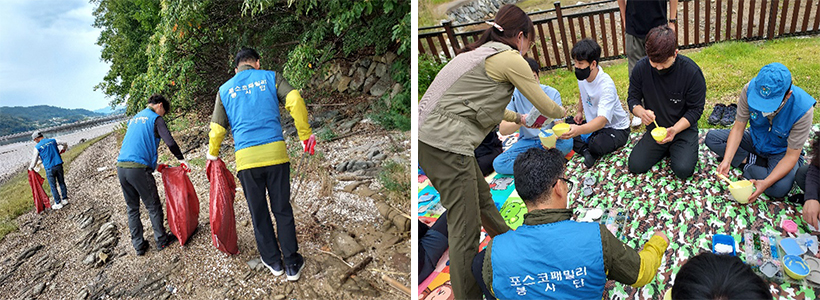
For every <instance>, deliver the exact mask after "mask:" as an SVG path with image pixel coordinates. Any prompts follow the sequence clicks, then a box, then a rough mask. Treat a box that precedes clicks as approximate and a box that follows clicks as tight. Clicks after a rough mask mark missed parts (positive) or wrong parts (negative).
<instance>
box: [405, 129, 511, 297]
mask: <svg viewBox="0 0 820 300" xmlns="http://www.w3.org/2000/svg"><path fill="white" fill-rule="evenodd" d="M418 151H419V165H420V166H421V168H422V169H423V170H424V173H426V174H427V177H428V178H430V183H432V184H433V187H435V188H436V190H438V192H439V193H440V194H441V204H442V205H443V206H444V207H445V208H446V209H447V230H448V231H449V237H448V243H449V244H450V282H451V284H452V286H453V293H454V295H455V298H456V299H481V297H482V293H481V289H480V288H479V287H478V283H477V282H476V280H475V278H473V275H472V272H471V271H470V266H471V265H472V261H473V258H474V257H475V256H476V254H478V244H479V242H480V241H479V238H480V236H481V226H482V225H483V226H484V229H485V230H486V231H487V233H488V234H489V235H490V236H496V235H498V234H502V233H504V232H507V230H510V227H509V226H507V224H506V223H505V222H504V219H503V218H502V217H501V214H500V213H499V212H498V209H497V208H496V207H495V203H494V202H493V199H492V195H491V194H490V186H489V185H488V184H487V181H485V180H484V177H483V176H482V174H481V169H480V168H479V167H478V163H477V162H476V160H475V157H472V156H466V155H461V154H455V153H452V152H447V151H444V150H440V149H437V148H434V147H431V146H429V145H427V144H425V143H423V142H419V149H418Z"/></svg>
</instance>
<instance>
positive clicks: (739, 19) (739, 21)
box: [735, 0, 751, 40]
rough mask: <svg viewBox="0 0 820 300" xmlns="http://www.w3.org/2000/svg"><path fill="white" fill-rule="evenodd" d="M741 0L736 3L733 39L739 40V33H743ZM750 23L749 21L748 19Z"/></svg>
mask: <svg viewBox="0 0 820 300" xmlns="http://www.w3.org/2000/svg"><path fill="white" fill-rule="evenodd" d="M743 2H745V1H743V0H740V1H738V4H737V5H738V6H739V8H738V9H737V29H736V31H735V39H736V40H739V39H740V32H741V31H743ZM749 21H751V19H749Z"/></svg>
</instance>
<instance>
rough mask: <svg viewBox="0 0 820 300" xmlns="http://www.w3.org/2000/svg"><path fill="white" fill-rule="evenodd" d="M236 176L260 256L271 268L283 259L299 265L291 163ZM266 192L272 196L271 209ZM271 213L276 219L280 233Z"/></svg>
mask: <svg viewBox="0 0 820 300" xmlns="http://www.w3.org/2000/svg"><path fill="white" fill-rule="evenodd" d="M236 177H238V178H239V182H241V183H242V190H244V192H245V199H246V200H247V201H248V209H249V210H250V212H251V219H252V220H253V233H254V236H255V237H256V248H257V249H258V250H259V256H260V257H261V258H262V260H263V261H264V262H265V263H267V264H268V265H271V264H273V263H274V262H276V261H279V260H282V259H284V261H285V264H295V263H298V260H299V258H300V255H299V245H298V244H297V243H296V223H294V220H293V208H292V207H291V206H290V163H284V164H279V165H273V166H267V167H259V168H252V169H245V170H241V171H239V172H238V173H237V174H236ZM266 191H267V194H268V195H270V209H269V208H268V199H267V196H266V195H265V192H266ZM271 212H272V213H273V217H274V218H275V219H276V232H275V231H273V222H272V221H271V218H270V214H271ZM277 232H278V234H277ZM280 247H281V250H280Z"/></svg>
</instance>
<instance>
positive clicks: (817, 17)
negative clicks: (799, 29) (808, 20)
mask: <svg viewBox="0 0 820 300" xmlns="http://www.w3.org/2000/svg"><path fill="white" fill-rule="evenodd" d="M818 26H820V4H817V12H816V13H814V27H812V28H811V29H812V30H814V31H817V28H818Z"/></svg>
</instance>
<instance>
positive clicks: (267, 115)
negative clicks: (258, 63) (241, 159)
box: [219, 69, 284, 151]
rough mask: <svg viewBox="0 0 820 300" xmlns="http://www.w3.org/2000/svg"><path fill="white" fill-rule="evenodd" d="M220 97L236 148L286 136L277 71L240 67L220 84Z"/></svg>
mask: <svg viewBox="0 0 820 300" xmlns="http://www.w3.org/2000/svg"><path fill="white" fill-rule="evenodd" d="M219 97H220V98H221V99H222V106H224V107H225V113H226V114H227V115H228V122H229V123H230V126H231V134H232V135H233V141H234V148H235V149H236V151H239V150H242V149H244V148H248V147H253V146H259V145H264V144H269V143H273V142H277V141H283V140H284V139H283V137H282V127H281V126H280V124H279V101H278V100H277V99H278V97H277V95H276V73H275V72H273V71H266V70H254V69H248V70H245V71H241V72H239V73H237V74H236V75H235V76H234V77H233V78H231V79H230V80H228V82H225V84H223V85H222V86H220V87H219Z"/></svg>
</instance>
